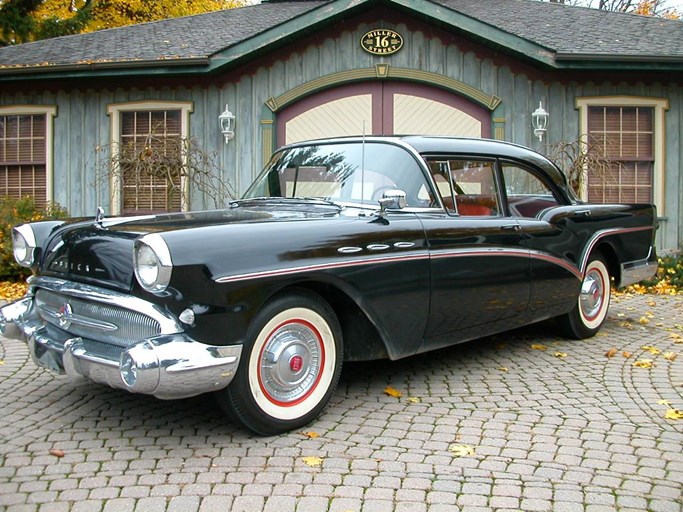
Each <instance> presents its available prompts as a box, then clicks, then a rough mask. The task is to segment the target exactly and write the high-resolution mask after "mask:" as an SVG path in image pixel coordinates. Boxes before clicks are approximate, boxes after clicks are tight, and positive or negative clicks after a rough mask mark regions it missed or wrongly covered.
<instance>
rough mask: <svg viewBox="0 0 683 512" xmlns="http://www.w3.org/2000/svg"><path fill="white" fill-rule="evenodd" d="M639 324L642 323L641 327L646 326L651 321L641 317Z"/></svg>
mask: <svg viewBox="0 0 683 512" xmlns="http://www.w3.org/2000/svg"><path fill="white" fill-rule="evenodd" d="M638 322H640V325H646V324H649V323H650V319H649V318H647V317H645V316H641V317H640V320H638Z"/></svg>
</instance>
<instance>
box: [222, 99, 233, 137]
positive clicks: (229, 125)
mask: <svg viewBox="0 0 683 512" xmlns="http://www.w3.org/2000/svg"><path fill="white" fill-rule="evenodd" d="M218 122H219V123H220V126H221V133H222V134H223V136H224V137H225V143H226V144H227V143H228V142H229V141H231V140H232V139H234V138H235V114H233V113H232V112H230V109H229V108H228V105H227V103H226V105H225V110H224V111H223V113H222V114H221V115H220V116H218Z"/></svg>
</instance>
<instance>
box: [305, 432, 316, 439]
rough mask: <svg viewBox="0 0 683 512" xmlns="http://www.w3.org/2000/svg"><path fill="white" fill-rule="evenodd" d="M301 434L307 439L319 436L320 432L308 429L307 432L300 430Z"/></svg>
mask: <svg viewBox="0 0 683 512" xmlns="http://www.w3.org/2000/svg"><path fill="white" fill-rule="evenodd" d="M302 434H303V435H305V436H306V437H308V438H309V439H315V438H316V437H320V434H318V433H317V432H313V431H309V432H302Z"/></svg>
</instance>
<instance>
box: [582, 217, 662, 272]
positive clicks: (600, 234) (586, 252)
mask: <svg viewBox="0 0 683 512" xmlns="http://www.w3.org/2000/svg"><path fill="white" fill-rule="evenodd" d="M653 229H655V228H654V227H652V226H642V227H638V228H608V229H602V230H600V231H596V232H595V233H594V234H593V236H592V237H590V238H589V239H588V242H587V243H586V247H584V249H583V252H582V253H581V257H580V258H579V268H580V269H581V275H583V274H584V273H585V272H586V266H587V265H588V258H589V257H590V254H591V252H592V251H593V247H595V245H596V244H597V243H598V241H600V239H602V238H605V237H606V236H610V235H616V234H624V233H636V232H638V231H652V230H653Z"/></svg>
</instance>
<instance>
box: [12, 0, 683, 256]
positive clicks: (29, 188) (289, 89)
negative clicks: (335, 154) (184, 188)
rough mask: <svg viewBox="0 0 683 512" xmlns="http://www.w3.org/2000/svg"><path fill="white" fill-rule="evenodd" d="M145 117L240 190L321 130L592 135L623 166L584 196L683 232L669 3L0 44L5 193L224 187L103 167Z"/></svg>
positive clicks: (80, 196)
mask: <svg viewBox="0 0 683 512" xmlns="http://www.w3.org/2000/svg"><path fill="white" fill-rule="evenodd" d="M226 105H227V108H228V109H229V110H230V112H231V113H232V114H234V118H235V119H234V138H232V139H231V140H229V141H228V142H227V143H226V141H225V138H224V135H223V133H222V132H221V127H220V125H219V116H220V115H221V113H223V112H224V111H225V110H226ZM539 105H541V106H542V108H543V109H544V110H546V111H547V112H548V113H549V117H548V123H547V131H546V132H545V133H543V138H542V140H539V138H538V137H537V136H536V134H535V133H534V128H533V127H532V113H533V112H534V111H535V110H536V109H538V108H539ZM152 132H154V133H155V134H156V135H157V136H159V137H161V138H162V139H168V140H172V139H173V140H178V139H183V138H184V139H192V140H194V141H196V143H197V144H198V145H199V146H200V147H201V148H202V149H203V150H205V151H206V152H207V153H208V154H211V155H215V160H216V161H217V163H218V164H219V167H220V169H221V170H220V173H222V178H224V179H226V180H229V181H230V182H231V183H232V185H233V187H234V188H235V190H236V191H237V193H238V194H239V193H240V192H243V191H244V190H245V189H246V187H247V186H248V185H249V183H250V182H251V180H252V179H253V177H254V176H255V175H256V173H258V172H259V170H260V169H261V168H262V166H263V165H264V163H265V162H266V161H267V159H268V157H269V155H270V153H271V152H272V151H273V149H275V148H277V147H278V146H280V145H282V144H285V143H287V142H292V141H296V140H302V139H308V138H314V137H325V136H336V135H346V134H360V133H363V132H365V133H366V134H403V133H413V134H443V135H454V136H474V137H491V138H495V139H502V140H507V141H512V142H515V143H519V144H523V145H527V146H530V147H533V148H535V149H537V150H538V151H540V152H544V153H548V152H549V151H550V150H551V148H552V147H555V146H556V145H557V144H560V143H571V142H576V141H579V140H588V137H590V140H591V141H603V142H600V143H601V144H603V146H604V148H606V149H607V150H608V151H609V154H610V159H611V160H612V166H611V167H610V169H609V170H608V171H607V172H606V173H602V174H600V175H595V174H594V175H589V177H588V180H587V182H586V183H584V184H583V187H582V189H581V194H582V195H583V197H584V198H586V199H588V200H594V201H620V202H634V201H648V202H649V201H652V202H654V203H656V204H657V206H658V208H659V210H658V211H659V215H660V221H661V222H660V229H659V233H658V245H659V248H660V250H662V249H675V248H679V247H680V246H681V244H682V242H683V231H682V227H681V226H682V224H683V223H682V222H681V217H683V194H682V192H683V175H682V173H681V171H680V168H681V165H682V164H683V147H682V146H683V145H682V144H681V142H682V140H683V138H682V133H683V22H681V21H677V20H664V19H659V18H650V17H644V16H637V15H631V14H621V13H612V12H604V11H598V10H593V9H587V8H581V7H572V6H566V5H562V4H555V3H546V2H537V1H533V0H496V1H492V0H330V1H323V0H314V1H292V2H290V1H270V2H264V3H262V4H260V5H253V6H248V7H244V8H239V9H232V10H226V11H219V12H214V13H208V14H203V15H197V16H191V17H186V18H178V19H170V20H165V21H160V22H154V23H146V24H141V25H134V26H129V27H123V28H119V29H111V30H104V31H100V32H94V33H89V34H82V35H76V36H69V37H62V38H57V39H51V40H45V41H39V42H35V43H28V44H22V45H17V46H12V47H6V48H2V49H0V196H2V195H7V194H9V195H15V196H16V195H26V194H31V195H34V196H35V197H36V198H37V199H38V201H39V202H40V203H43V202H45V201H56V202H58V203H59V204H61V205H62V206H64V207H66V208H67V209H68V210H69V212H70V213H71V214H73V215H93V214H94V212H95V209H96V208H97V206H98V205H102V206H104V207H105V211H106V213H107V214H118V213H134V212H146V211H149V210H153V211H159V210H177V209H200V208H204V207H210V206H212V205H211V204H208V200H207V198H206V196H205V194H203V193H202V192H200V191H199V190H194V189H192V190H189V197H188V198H187V200H184V201H180V200H178V199H175V200H173V201H170V200H169V194H167V193H166V187H167V185H166V184H164V183H161V182H159V181H158V180H149V182H144V183H142V182H140V181H139V180H137V181H136V182H134V183H131V182H127V181H126V175H125V174H123V175H116V177H112V178H111V179H109V180H104V181H103V180H99V179H97V175H98V169H101V168H102V162H103V161H104V162H105V164H106V163H107V162H109V157H108V156H107V154H106V151H105V150H104V148H109V149H111V148H121V147H123V146H124V144H125V143H126V142H127V141H141V140H144V139H145V137H146V136H147V135H149V134H150V133H152ZM188 188H189V186H188Z"/></svg>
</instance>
